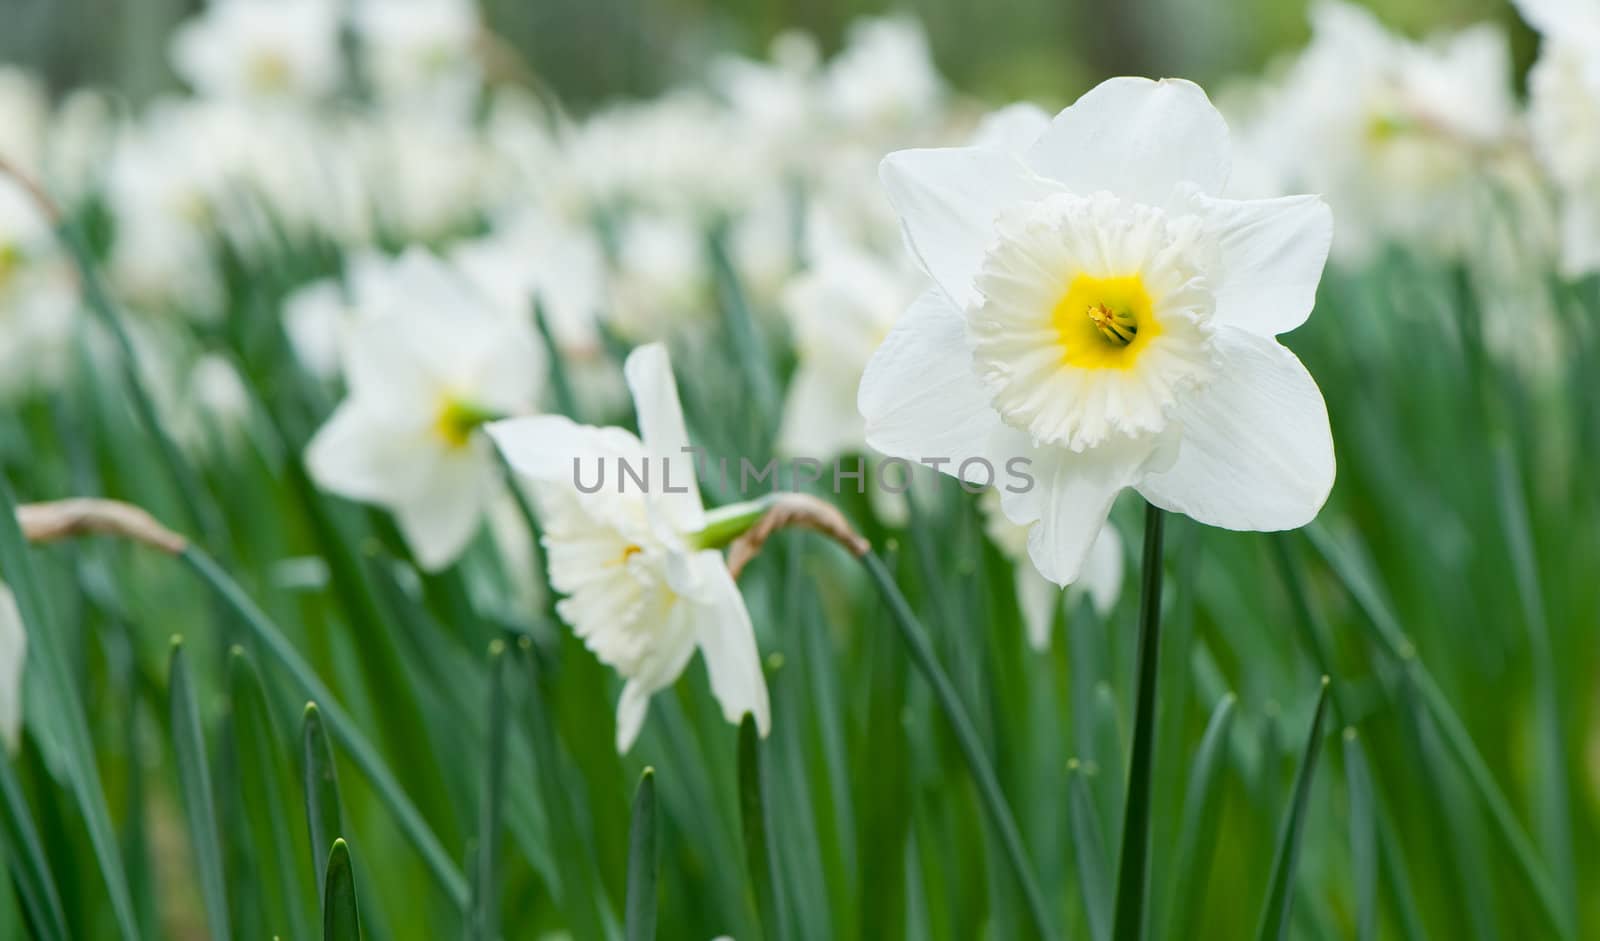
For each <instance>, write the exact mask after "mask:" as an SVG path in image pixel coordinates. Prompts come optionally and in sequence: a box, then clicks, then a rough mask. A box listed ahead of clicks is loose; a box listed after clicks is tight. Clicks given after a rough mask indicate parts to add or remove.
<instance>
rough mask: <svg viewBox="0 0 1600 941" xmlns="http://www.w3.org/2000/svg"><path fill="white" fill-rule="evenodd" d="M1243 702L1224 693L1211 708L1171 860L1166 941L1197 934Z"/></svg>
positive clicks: (1185, 799) (1197, 752)
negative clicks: (1224, 775) (1233, 734)
mask: <svg viewBox="0 0 1600 941" xmlns="http://www.w3.org/2000/svg"><path fill="white" fill-rule="evenodd" d="M1238 702H1239V699H1238V697H1236V696H1234V695H1233V693H1231V692H1229V693H1224V694H1223V695H1222V698H1221V699H1219V700H1217V705H1216V707H1215V708H1214V709H1212V710H1211V719H1210V721H1208V722H1207V723H1206V731H1205V734H1204V735H1203V736H1201V738H1200V747H1199V748H1198V749H1196V750H1195V755H1194V765H1193V766H1192V767H1191V768H1190V769H1189V781H1188V784H1187V785H1186V786H1185V787H1184V791H1183V822H1182V823H1181V824H1180V825H1179V829H1178V844H1177V851H1176V852H1175V853H1174V854H1173V855H1172V857H1171V859H1170V866H1171V869H1172V873H1173V885H1172V898H1171V901H1170V903H1169V904H1168V906H1167V915H1166V930H1165V931H1164V932H1163V933H1162V935H1161V936H1162V937H1164V938H1168V939H1177V938H1182V937H1187V936H1189V935H1190V934H1192V931H1193V926H1194V923H1195V919H1196V918H1198V917H1199V915H1200V910H1201V906H1202V904H1203V903H1204V901H1205V894H1206V886H1207V884H1208V882H1209V881H1210V880H1209V878H1208V877H1209V875H1210V872H1211V859H1212V856H1213V855H1214V853H1215V852H1216V837H1217V827H1218V824H1219V823H1220V821H1221V816H1222V814H1221V803H1222V769H1223V768H1224V767H1226V764H1227V753H1228V734H1229V733H1230V732H1231V731H1232V730H1233V714H1234V707H1235V706H1236V705H1238Z"/></svg>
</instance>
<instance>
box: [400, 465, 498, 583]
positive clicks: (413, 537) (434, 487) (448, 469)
mask: <svg viewBox="0 0 1600 941" xmlns="http://www.w3.org/2000/svg"><path fill="white" fill-rule="evenodd" d="M498 484H499V482H498V481H497V479H496V473H495V466H494V463H493V462H491V461H486V460H484V459H483V455H481V454H471V453H462V454H452V455H448V456H445V457H442V458H441V459H440V460H438V461H437V462H436V463H435V464H434V466H433V467H432V468H431V470H430V473H429V475H428V480H427V482H426V486H425V488H424V490H423V491H422V494H423V495H422V496H421V497H420V498H418V499H413V500H409V501H407V502H405V503H401V504H399V505H396V506H394V507H393V510H394V516H395V522H396V523H398V524H399V526H400V532H401V533H402V534H403V535H404V536H405V537H406V544H407V545H408V546H410V547H411V552H412V554H413V555H414V556H416V559H417V564H419V565H421V566H422V567H423V568H424V569H426V570H427V571H430V572H436V571H438V570H440V569H442V568H444V567H445V566H447V565H449V564H450V563H451V562H453V561H455V559H456V558H457V557H458V556H460V555H461V553H462V550H464V549H466V547H467V543H469V542H471V541H472V537H473V535H474V534H475V533H476V532H477V531H478V526H479V525H480V524H481V522H482V521H483V513H484V508H485V507H486V506H488V504H489V502H490V501H491V500H492V499H493V497H494V496H495V490H496V487H497V486H498Z"/></svg>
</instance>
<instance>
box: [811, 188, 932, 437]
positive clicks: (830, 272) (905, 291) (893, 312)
mask: <svg viewBox="0 0 1600 941" xmlns="http://www.w3.org/2000/svg"><path fill="white" fill-rule="evenodd" d="M806 245H807V248H806V256H807V258H808V259H810V267H809V268H808V269H807V270H806V271H805V272H803V273H801V274H799V275H797V276H796V277H794V278H793V279H791V280H790V282H789V284H788V285H787V286H786V287H785V288H784V290H783V292H782V293H781V295H780V296H779V307H780V309H781V310H782V311H783V313H784V315H785V316H786V317H787V318H788V321H789V327H790V329H791V330H792V331H793V333H794V338H795V351H796V353H797V355H798V357H799V365H798V367H797V368H796V370H795V374H794V380H793V381H792V382H791V383H790V384H789V393H788V398H787V399H786V400H785V402H784V411H783V424H782V429H781V431H780V432H779V441H780V442H781V443H782V445H783V449H784V450H785V451H786V452H788V453H790V454H796V455H804V456H806V457H814V458H818V459H822V458H827V457H831V456H834V455H837V454H846V453H850V452H853V451H860V450H862V449H863V448H864V447H865V445H866V443H867V439H866V434H865V429H864V427H863V425H862V421H861V413H860V412H859V411H857V409H856V389H857V388H858V387H859V386H860V385H861V374H862V373H863V372H865V371H866V368H867V362H868V360H870V359H871V358H872V353H873V351H874V350H876V349H877V348H878V345H879V344H881V343H882V342H883V340H884V337H886V336H888V334H889V330H890V329H891V328H893V326H894V322H895V318H897V317H899V316H900V312H901V311H903V310H905V309H906V305H907V304H908V303H910V301H912V300H913V299H915V298H916V296H917V294H919V293H920V292H921V291H922V290H923V289H924V287H925V285H926V283H927V279H926V278H924V277H923V276H922V274H921V273H920V272H918V271H916V270H914V269H913V268H911V266H909V265H906V264H903V263H897V261H896V260H891V259H886V258H884V257H882V256H881V255H878V254H876V253H874V252H870V251H867V250H865V249H863V248H862V247H861V246H859V245H857V244H854V243H853V242H852V241H851V240H850V239H848V238H846V237H845V236H844V235H843V233H841V232H840V231H839V230H838V226H836V225H834V224H833V221H832V219H831V218H830V217H829V216H828V214H826V213H824V212H821V211H813V212H812V213H811V217H810V220H809V221H808V222H807V224H806Z"/></svg>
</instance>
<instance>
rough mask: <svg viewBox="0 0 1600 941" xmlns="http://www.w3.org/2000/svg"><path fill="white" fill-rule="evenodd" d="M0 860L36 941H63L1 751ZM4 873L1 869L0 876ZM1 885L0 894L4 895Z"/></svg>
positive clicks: (53, 893)
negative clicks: (14, 887) (8, 874)
mask: <svg viewBox="0 0 1600 941" xmlns="http://www.w3.org/2000/svg"><path fill="white" fill-rule="evenodd" d="M0 861H6V862H7V865H8V867H9V868H10V870H11V871H10V875H11V877H12V879H13V880H14V881H15V882H16V886H17V894H18V895H19V896H21V897H22V905H23V907H24V908H25V909H27V912H28V919H29V921H30V922H31V923H32V924H33V926H34V930H35V931H36V932H38V941H66V939H67V917H66V915H65V914H63V913H62V909H61V893H60V891H59V890H58V889H57V888H56V880H55V877H54V876H53V875H51V873H50V860H49V859H48V858H47V857H46V856H45V854H44V844H43V843H42V842H41V841H40V839H39V831H38V830H37V829H36V828H35V827H34V825H33V817H32V815H31V814H30V813H29V811H28V802H27V799H26V797H24V795H23V793H22V782H20V781H18V780H17V775H16V771H15V770H14V769H13V768H12V767H11V756H9V755H7V754H6V751H5V749H4V748H0ZM3 874H4V871H3V870H0V875H3ZM4 886H5V883H4V882H0V893H4V892H5V888H4Z"/></svg>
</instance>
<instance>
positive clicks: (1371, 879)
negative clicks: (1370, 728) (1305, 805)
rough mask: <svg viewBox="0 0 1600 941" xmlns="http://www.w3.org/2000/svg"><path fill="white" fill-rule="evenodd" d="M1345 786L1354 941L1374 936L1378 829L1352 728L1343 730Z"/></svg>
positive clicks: (1368, 777) (1369, 940) (1367, 770)
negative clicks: (1353, 905) (1348, 824)
mask: <svg viewBox="0 0 1600 941" xmlns="http://www.w3.org/2000/svg"><path fill="white" fill-rule="evenodd" d="M1344 777H1345V789H1346V790H1347V791H1348V792H1349V798H1350V881H1351V882H1352V883H1353V885H1354V886H1355V896H1356V941H1375V939H1376V938H1377V937H1378V865H1379V864H1378V831H1377V816H1376V814H1375V813H1374V811H1373V797H1372V770H1371V769H1370V768H1368V767H1367V756H1366V754H1365V752H1363V751H1362V749H1361V741H1360V739H1359V738H1358V737H1357V735H1356V730H1355V729H1345V730H1344Z"/></svg>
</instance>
